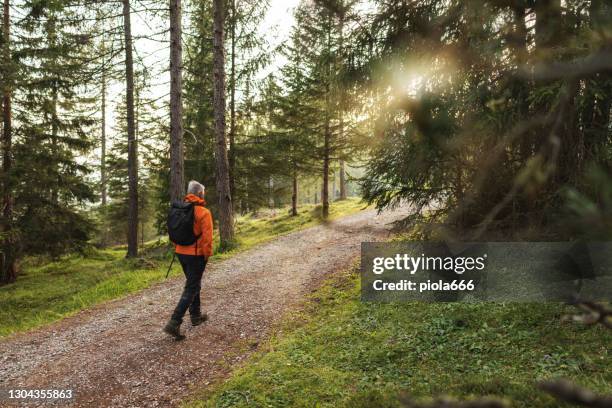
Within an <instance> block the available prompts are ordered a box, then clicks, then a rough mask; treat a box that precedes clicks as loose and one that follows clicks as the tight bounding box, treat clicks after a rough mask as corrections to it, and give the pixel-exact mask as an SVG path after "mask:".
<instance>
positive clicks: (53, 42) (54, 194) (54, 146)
mask: <svg viewBox="0 0 612 408" xmlns="http://www.w3.org/2000/svg"><path fill="white" fill-rule="evenodd" d="M55 25H56V19H55V16H51V17H49V31H48V36H49V46H50V48H51V49H52V50H53V49H55V48H56V47H57V35H56V28H55ZM58 83H59V78H58V77H53V78H52V83H51V150H52V152H53V157H54V159H55V160H57V162H56V164H55V171H56V172H57V177H58V180H57V185H56V186H53V187H52V190H51V202H52V203H54V204H55V205H58V204H59V197H58V191H57V190H58V187H59V186H60V185H61V180H59V171H60V169H59V156H60V154H59V146H58V141H57V133H58V130H59V128H58V120H59V119H58V116H57V104H58V98H59V92H58V87H57V85H58Z"/></svg>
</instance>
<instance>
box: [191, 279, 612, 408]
mask: <svg viewBox="0 0 612 408" xmlns="http://www.w3.org/2000/svg"><path fill="white" fill-rule="evenodd" d="M572 311H573V309H572V308H570V307H569V306H565V305H561V304H553V303H548V304H533V303H532V304H491V303H481V304H465V303H416V302H415V303H395V304H377V303H363V302H361V301H360V291H359V279H358V276H357V272H355V271H353V272H350V273H347V274H345V275H344V276H342V277H340V278H338V277H336V278H334V279H332V280H331V281H330V282H329V283H328V284H326V285H325V286H324V287H323V288H322V289H321V290H319V291H318V292H317V293H316V294H315V295H314V296H313V298H312V299H311V300H310V301H309V302H308V304H307V306H306V308H305V310H304V311H303V313H301V314H299V315H298V316H297V317H296V316H295V315H294V316H293V317H291V318H290V319H289V320H287V321H286V322H285V323H284V326H282V327H281V328H280V329H279V332H278V334H277V335H276V337H274V338H273V339H272V340H271V341H270V342H269V344H267V345H266V346H265V347H263V349H262V350H261V351H260V352H258V354H256V355H255V356H253V357H252V358H251V359H250V360H249V361H248V363H247V364H246V365H245V366H244V367H242V368H240V369H238V370H237V371H236V372H235V373H234V374H233V375H232V376H231V378H230V379H229V380H228V381H226V382H224V383H221V384H218V385H217V386H215V387H213V388H212V389H207V390H205V391H202V392H201V393H200V394H196V396H195V397H194V398H193V399H190V400H189V401H188V402H186V403H185V405H186V406H188V407H191V408H193V407H288V406H291V407H313V406H322V407H325V406H328V407H338V406H340V407H396V406H399V401H398V395H400V394H401V393H407V394H408V395H410V396H411V397H414V398H416V399H425V400H427V399H428V398H431V397H432V396H437V395H451V396H455V397H459V398H466V399H469V398H474V397H476V396H483V395H489V396H495V397H499V398H503V399H506V400H508V401H512V402H511V406H513V407H525V408H526V407H550V408H553V407H562V406H569V405H563V404H560V403H558V402H557V401H555V400H553V399H552V397H549V396H548V395H546V394H544V393H543V392H541V391H539V390H538V389H537V388H536V383H537V382H538V381H539V380H543V379H548V378H558V377H563V378H569V379H571V380H574V381H576V382H577V383H579V384H582V385H584V386H586V387H588V388H590V389H592V390H594V391H597V392H600V393H608V394H610V393H612V359H611V358H610V357H611V356H610V345H611V344H612V331H611V330H606V329H605V328H603V327H602V326H593V327H584V326H580V325H576V324H571V323H562V322H561V320H560V318H561V316H562V315H563V314H564V313H569V312H572Z"/></svg>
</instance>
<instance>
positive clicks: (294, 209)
mask: <svg viewBox="0 0 612 408" xmlns="http://www.w3.org/2000/svg"><path fill="white" fill-rule="evenodd" d="M297 201H298V182H297V169H296V166H295V164H294V165H293V191H292V193H291V215H292V216H294V217H295V216H297V215H298V211H297Z"/></svg>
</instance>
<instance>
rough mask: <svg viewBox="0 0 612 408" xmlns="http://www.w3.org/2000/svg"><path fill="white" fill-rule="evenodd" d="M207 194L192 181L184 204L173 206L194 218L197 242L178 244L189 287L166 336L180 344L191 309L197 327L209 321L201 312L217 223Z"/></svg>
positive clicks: (185, 289)
mask: <svg viewBox="0 0 612 408" xmlns="http://www.w3.org/2000/svg"><path fill="white" fill-rule="evenodd" d="M205 194H206V189H205V188H204V186H203V185H202V184H200V183H198V182H197V181H190V182H189V185H188V187H187V195H186V196H185V198H184V201H183V203H174V204H173V208H180V209H181V210H184V211H185V214H189V216H191V217H193V237H194V241H195V242H193V244H190V245H179V244H176V243H175V252H176V256H177V257H178V259H179V262H180V263H181V266H182V267H183V273H184V274H185V287H184V289H183V293H182V294H181V297H180V299H179V301H178V304H177V305H176V308H175V309H174V313H173V314H172V317H171V318H170V321H169V322H168V324H166V326H165V327H164V332H166V333H168V334H169V335H171V336H173V337H174V338H175V339H177V340H182V339H184V338H185V336H183V335H182V334H181V332H180V327H181V323H182V322H183V316H185V313H186V312H187V310H188V309H189V315H190V317H191V324H192V325H193V326H198V325H200V324H202V323H203V322H205V321H206V319H207V316H206V313H202V311H201V309H200V307H201V306H200V289H201V282H202V275H203V274H204V269H205V268H206V263H207V261H208V258H209V257H210V256H211V255H212V243H213V222H212V215H211V214H210V211H209V210H208V209H207V208H206V207H205V205H206V201H205V200H204V196H205Z"/></svg>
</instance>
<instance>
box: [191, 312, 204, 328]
mask: <svg viewBox="0 0 612 408" xmlns="http://www.w3.org/2000/svg"><path fill="white" fill-rule="evenodd" d="M206 320H208V315H207V314H206V313H198V314H196V315H191V325H192V326H199V325H201V324H202V323H204V322H205V321H206Z"/></svg>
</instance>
